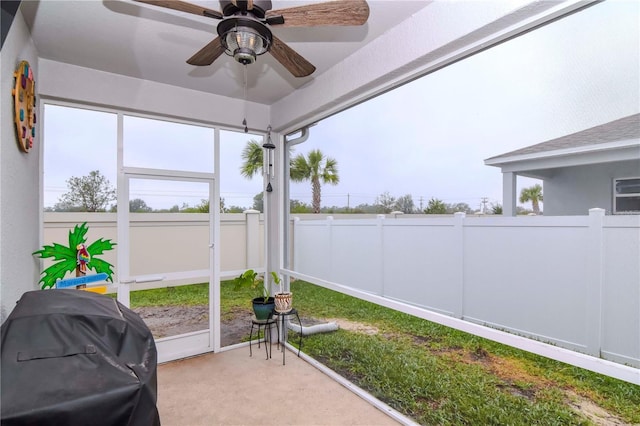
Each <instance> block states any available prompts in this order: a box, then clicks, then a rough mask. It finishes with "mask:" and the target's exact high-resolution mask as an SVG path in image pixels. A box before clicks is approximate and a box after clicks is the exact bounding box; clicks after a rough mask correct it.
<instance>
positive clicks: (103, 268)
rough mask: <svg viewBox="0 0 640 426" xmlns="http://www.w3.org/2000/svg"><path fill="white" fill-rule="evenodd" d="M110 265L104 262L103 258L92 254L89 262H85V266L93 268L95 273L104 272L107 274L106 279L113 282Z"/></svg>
mask: <svg viewBox="0 0 640 426" xmlns="http://www.w3.org/2000/svg"><path fill="white" fill-rule="evenodd" d="M112 267H113V265H111V264H110V263H109V262H105V261H104V260H102V259H97V258H95V257H93V256H92V257H91V260H90V261H89V263H87V268H89V269H93V270H94V271H96V274H100V273H102V272H104V273H105V274H107V275H108V276H107V281H111V282H113V269H111V268H112Z"/></svg>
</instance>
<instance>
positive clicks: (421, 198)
mask: <svg viewBox="0 0 640 426" xmlns="http://www.w3.org/2000/svg"><path fill="white" fill-rule="evenodd" d="M422 200H423V197H422V195H421V196H420V212H421V213H422Z"/></svg>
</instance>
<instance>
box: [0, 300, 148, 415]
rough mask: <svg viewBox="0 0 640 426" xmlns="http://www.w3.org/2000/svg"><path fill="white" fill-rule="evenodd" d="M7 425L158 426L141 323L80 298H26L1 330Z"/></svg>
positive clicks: (106, 304) (118, 309) (107, 304)
mask: <svg viewBox="0 0 640 426" xmlns="http://www.w3.org/2000/svg"><path fill="white" fill-rule="evenodd" d="M1 353H2V359H1V362H2V364H1V374H2V378H1V382H2V383H1V384H2V396H1V399H2V401H1V402H2V406H1V413H2V425H3V426H4V425H7V426H8V425H65V426H66V425H91V426H95V425H114V426H115V425H118V426H120V425H145V426H147V425H159V424H160V417H159V415H158V410H157V407H156V397H157V353H156V346H155V343H154V341H153V336H152V335H151V332H150V331H149V328H147V326H146V325H145V323H144V322H143V321H142V320H141V319H140V317H139V316H138V315H137V314H135V313H134V312H132V311H131V310H129V309H127V308H126V307H124V306H123V305H122V304H120V303H118V302H117V301H115V300H114V299H112V298H110V297H107V296H103V295H99V294H95V293H90V292H85V291H79V290H38V291H31V292H28V293H25V294H24V295H23V296H22V298H21V299H20V300H19V301H18V304H17V305H16V307H15V308H14V309H13V311H12V312H11V314H10V315H9V317H8V318H7V320H6V321H5V322H4V324H2V348H1Z"/></svg>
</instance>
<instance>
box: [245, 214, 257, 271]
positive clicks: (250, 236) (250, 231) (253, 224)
mask: <svg viewBox="0 0 640 426" xmlns="http://www.w3.org/2000/svg"><path fill="white" fill-rule="evenodd" d="M244 214H245V221H246V225H247V226H246V230H247V235H246V244H247V246H246V249H245V250H246V255H247V257H246V262H247V263H246V265H245V267H246V268H254V269H255V268H258V267H259V266H260V212H259V211H258V210H245V211H244Z"/></svg>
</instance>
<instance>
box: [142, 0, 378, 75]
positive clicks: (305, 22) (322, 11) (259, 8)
mask: <svg viewBox="0 0 640 426" xmlns="http://www.w3.org/2000/svg"><path fill="white" fill-rule="evenodd" d="M135 1H138V2H140V3H147V4H151V5H154V6H160V7H166V8H169V9H174V10H179V11H181V12H187V13H193V14H194V15H200V16H206V17H208V18H213V19H218V20H220V22H219V23H218V27H217V31H218V37H216V38H215V39H214V40H213V41H211V42H210V43H209V44H207V45H206V46H205V47H203V48H202V49H200V50H199V51H198V52H197V53H196V54H195V55H193V56H192V57H191V58H189V59H188V60H187V63H188V64H190V65H198V66H205V65H211V64H212V63H213V61H215V60H216V59H218V58H219V57H220V55H222V54H223V53H226V54H228V55H230V56H233V58H234V59H235V60H236V61H238V62H240V63H241V64H243V65H248V64H252V63H253V62H255V60H256V57H257V56H258V55H262V54H263V53H266V52H269V53H271V55H273V57H274V58H275V59H276V60H277V61H278V62H280V63H281V64H282V65H283V66H284V67H285V68H286V69H287V70H288V71H289V72H290V73H291V74H293V75H294V76H295V77H306V76H308V75H311V74H312V73H313V72H314V71H315V70H316V67H315V66H313V65H312V64H311V63H310V62H309V61H307V60H306V59H305V58H303V57H302V56H301V55H299V54H298V53H297V52H296V51H294V50H293V49H292V48H291V47H289V46H287V44H285V43H284V42H283V41H282V40H280V39H279V38H277V37H276V36H274V35H273V33H272V32H271V29H270V27H271V26H283V27H315V26H330V25H345V26H346V25H363V24H365V23H366V22H367V19H368V18H369V6H368V5H367V2H366V1H365V0H334V1H327V2H322V3H313V4H309V5H305V6H297V7H289V8H285V9H279V10H271V8H272V5H271V1H270V0H220V7H221V9H222V12H218V11H217V10H213V9H208V8H206V7H202V6H198V5H195V4H192V3H187V2H184V1H178V0H135Z"/></svg>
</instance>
